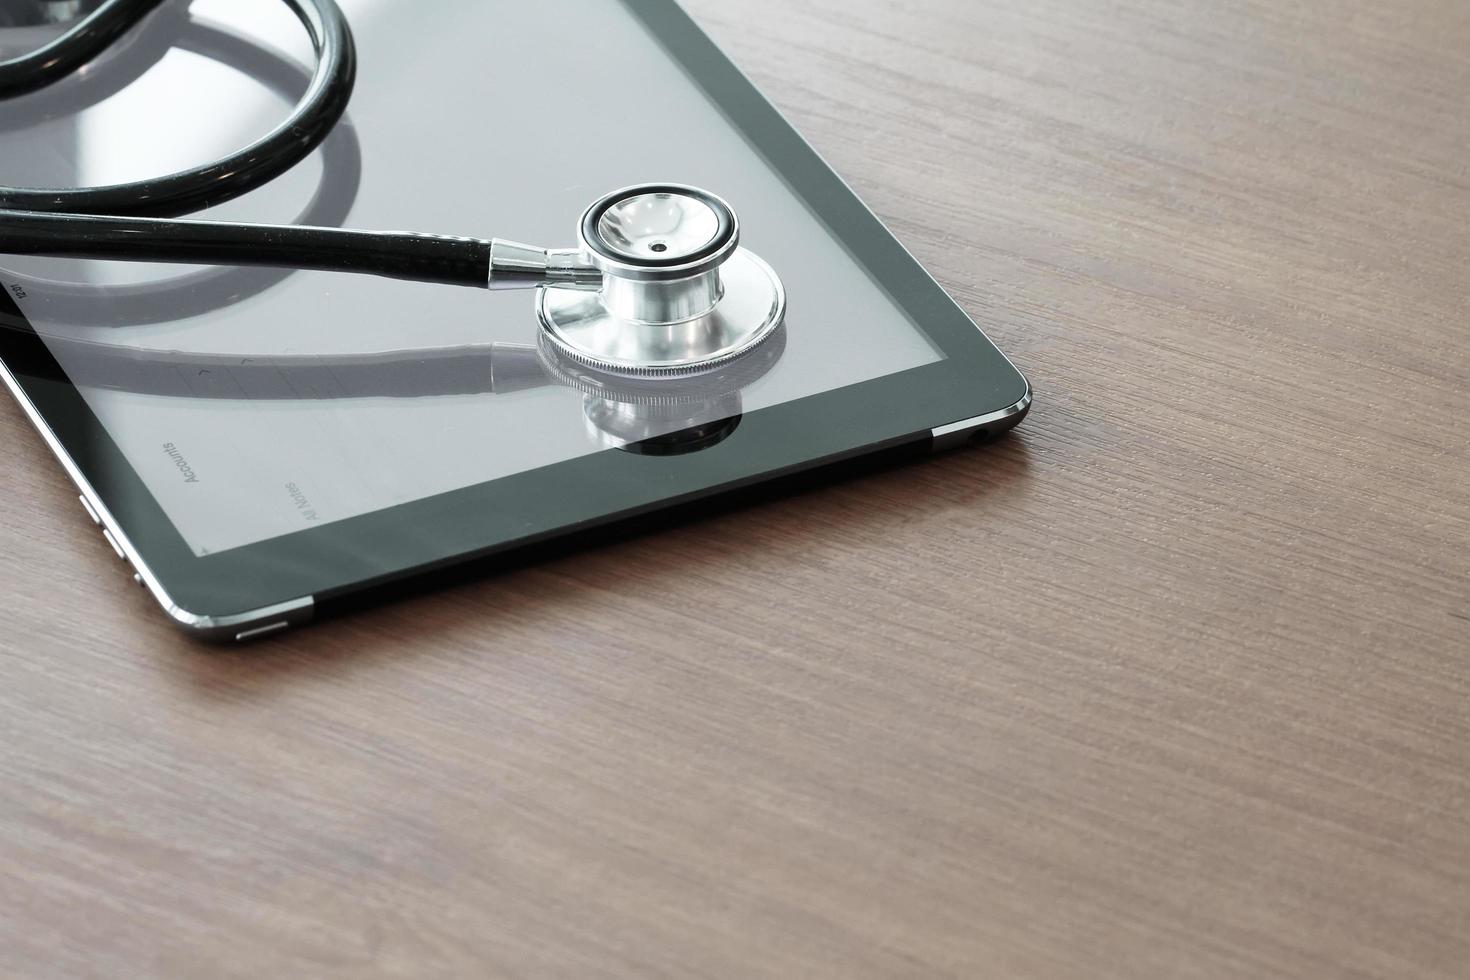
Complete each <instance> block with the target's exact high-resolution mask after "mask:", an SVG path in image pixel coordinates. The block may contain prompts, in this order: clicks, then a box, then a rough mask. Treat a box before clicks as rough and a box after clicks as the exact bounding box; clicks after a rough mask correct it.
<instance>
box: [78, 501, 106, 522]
mask: <svg viewBox="0 0 1470 980" xmlns="http://www.w3.org/2000/svg"><path fill="white" fill-rule="evenodd" d="M77 499H78V500H80V501H81V502H82V510H84V511H86V512H87V516H88V517H90V518H92V523H93V524H96V525H98V526H99V527H100V526H101V525H102V518H100V517H98V516H97V511H96V510H95V509H94V508H93V507H92V505H91V504H89V503H87V498H86V497H78V498H77Z"/></svg>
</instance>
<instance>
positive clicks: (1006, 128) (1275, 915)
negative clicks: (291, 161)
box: [0, 0, 1470, 978]
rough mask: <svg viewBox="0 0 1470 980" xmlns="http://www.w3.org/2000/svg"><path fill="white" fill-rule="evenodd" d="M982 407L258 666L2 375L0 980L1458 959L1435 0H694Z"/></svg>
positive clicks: (1314, 969) (1456, 250) (1283, 967)
mask: <svg viewBox="0 0 1470 980" xmlns="http://www.w3.org/2000/svg"><path fill="white" fill-rule="evenodd" d="M690 8H691V10H692V12H693V13H694V14H695V15H696V16H697V17H698V18H699V19H700V20H701V22H702V23H704V24H705V25H706V26H707V27H708V28H709V29H710V30H711V32H712V33H713V34H714V35H715V37H716V38H717V39H718V40H719V41H720V42H721V43H723V44H725V45H726V46H727V47H728V49H729V50H730V51H731V52H732V54H733V55H734V57H735V58H736V60H737V61H738V62H739V63H740V64H741V65H742V67H744V68H745V69H746V70H748V71H749V73H750V74H751V75H752V76H753V77H754V78H755V80H756V81H757V82H758V83H759V84H760V85H761V86H762V87H763V88H764V89H765V90H766V91H767V93H768V94H769V95H770V96H771V97H772V99H773V101H775V102H776V103H777V104H778V105H779V106H780V107H781V108H782V109H783V110H784V111H785V112H786V113H787V114H788V115H789V116H790V117H791V118H792V119H793V121H794V122H795V123H796V124H797V126H798V127H799V128H800V129H802V130H803V132H804V133H806V134H807V135H808V137H809V138H810V139H811V140H812V141H813V143H814V144H815V145H816V146H817V147H818V149H819V150H820V151H821V152H822V153H823V154H824V155H825V156H826V157H827V158H828V160H829V161H831V162H832V163H833V164H834V165H835V166H836V168H837V169H838V170H839V171H840V172H841V173H843V174H844V175H845V176H846V177H847V178H848V179H849V180H850V181H851V182H852V184H853V185H854V186H855V188H856V189H857V190H858V191H859V193H861V194H862V195H863V196H864V197H865V199H866V200H867V201H868V202H869V203H870V204H871V205H873V207H874V209H875V210H876V211H877V212H878V213H879V214H880V215H881V216H882V217H883V218H884V219H885V220H887V221H888V222H889V223H890V225H891V226H892V227H893V229H894V230H895V231H896V232H897V234H898V235H899V237H900V238H902V239H903V240H904V242H905V243H906V244H908V245H909V246H910V248H911V249H912V250H913V251H914V252H915V253H916V254H917V256H918V257H919V258H920V259H921V260H922V261H924V262H925V263H926V264H927V265H928V266H929V267H930V268H931V269H932V270H933V271H934V273H935V274H936V276H937V277H938V278H939V279H940V281H941V282H943V283H944V284H945V285H946V286H947V287H948V288H949V289H951V290H952V291H953V293H954V295H955V296H956V297H957V298H958V299H959V301H960V302H961V303H962V304H963V305H964V306H965V307H966V309H967V310H968V311H969V312H970V313H971V314H972V315H973V316H974V317H975V318H976V319H977V321H978V322H980V323H981V324H982V325H983V326H984V327H985V329H986V330H987V331H988V332H989V333H990V334H991V335H992V336H993V337H994V338H995V339H996V340H997V342H998V343H1000V344H1001V346H1002V347H1004V348H1005V349H1006V350H1007V351H1009V352H1011V353H1012V354H1013V355H1014V357H1015V358H1016V360H1017V361H1018V363H1019V364H1020V365H1021V367H1022V369H1023V370H1025V371H1026V372H1027V374H1028V375H1029V376H1030V377H1031V378H1032V380H1033V382H1034V384H1035V385H1036V389H1037V403H1036V408H1035V410H1034V411H1033V413H1032V415H1031V417H1030V418H1029V419H1028V420H1027V421H1026V423H1025V424H1024V425H1023V426H1022V428H1021V429H1020V430H1018V432H1017V433H1016V434H1015V435H1014V436H1013V437H1011V438H1009V439H1007V440H1004V441H1002V442H1001V443H999V444H996V445H994V446H991V447H987V448H985V449H981V450H974V451H969V452H964V453H959V454H952V455H950V456H947V457H941V458H935V459H933V460H932V461H926V462H923V463H920V464H917V465H913V466H907V467H903V468H901V469H897V470H892V471H888V472H884V473H881V474H877V475H873V476H869V477H865V478H862V479H858V480H855V481H852V482H847V483H843V484H840V485H835V486H832V487H830V488H826V489H821V490H818V491H814V492H810V493H804V494H801V495H799V496H795V497H792V498H790V499H785V500H782V501H779V502H774V503H766V504H762V505H759V506H755V507H751V508H749V509H746V510H742V511H739V512H737V513H733V514H728V515H724V516H721V517H717V518H715V519H712V520H709V521H705V522H701V523H696V524H692V525H689V526H684V527H679V528H676V529H671V530H668V531H667V532H664V533H660V534H656V535H652V536H648V537H644V538H640V539H638V540H633V541H629V542H626V543H623V544H618V545H615V546H612V547H607V548H604V549H600V550H596V551H591V552H587V553H583V554H579V555H577V556H575V557H572V558H567V559H565V560H558V561H554V562H550V563H547V564H543V565H540V566H537V567H533V568H530V569H527V570H525V571H520V572H516V573H513V574H507V575H504V576H501V577H498V578H495V579H492V580H487V581H484V582H482V583H478V584H474V585H471V586H467V587H464V588H460V589H456V590H453V591H447V592H443V593H439V594H435V595H432V596H429V597H426V598H422V599H418V600H414V601H409V602H404V603H401V604H398V605H395V606H392V607H389V608H384V609H382V610H379V611H376V612H372V613H369V614H365V615H361V616H358V617H356V618H353V619H348V620H344V621H339V622H336V623H333V624H331V625H329V626H327V627H324V628H320V629H314V630H308V631H304V632H301V633H299V634H296V635H292V636H288V637H285V638H283V639H281V640H280V641H278V642H272V643H269V644H265V645H261V646H258V647H255V648H252V649H245V650H238V651H233V650H232V651H218V650H211V649H207V648H201V647H198V646H196V645H193V644H191V643H189V642H187V641H185V640H184V639H182V638H180V637H179V636H176V635H175V634H174V633H173V632H172V631H171V630H170V629H169V628H168V627H167V626H165V625H164V623H163V621H162V617H161V616H160V615H159V614H158V613H157V611H156V609H154V608H153V607H152V606H151V603H150V601H149V600H148V599H147V598H146V597H145V596H144V595H143V594H142V592H141V591H140V590H137V589H135V588H133V587H132V586H131V585H129V584H128V583H127V580H126V576H125V575H124V574H123V572H122V571H121V570H120V568H119V566H118V565H117V564H116V563H115V561H114V559H113V558H112V556H111V554H110V553H109V552H108V550H107V546H106V545H105V544H103V543H102V541H101V540H99V538H98V537H97V535H96V533H95V531H94V529H93V528H92V526H91V525H90V523H88V522H87V521H86V519H85V518H84V517H83V516H82V514H81V512H80V510H79V509H78V507H77V505H76V500H75V494H74V492H73V491H72V489H71V488H70V486H69V485H68V483H67V481H66V479H65V478H64V476H63V475H62V472H61V470H60V468H59V467H58V466H57V465H56V464H55V463H54V462H53V461H52V460H51V459H50V458H49V456H48V455H47V453H46V452H45V450H44V447H43V446H42V444H41V441H40V440H39V438H38V437H36V436H35V435H34V434H33V433H32V432H31V431H30V429H29V428H28V427H27V425H26V424H25V422H24V420H23V419H22V417H21V415H20V413H19V411H18V410H17V409H16V408H15V407H14V406H12V405H11V404H10V403H9V401H8V399H7V400H6V402H5V403H4V404H3V405H0V550H3V553H4V561H3V567H0V591H3V595H4V597H5V599H6V601H5V603H4V608H3V611H0V730H3V748H0V868H3V873H0V974H4V975H6V976H16V977H33V976H98V977H102V976H106V977H120V976H147V977H158V976H181V977H182V976H188V977H204V976H224V977H234V976H238V977H252V978H253V977H261V976H270V975H286V976H316V977H334V976H343V977H345V976H353V977H359V976H389V977H410V976H413V977H418V976H490V975H505V976H578V977H588V976H603V975H607V976H613V975H622V976H669V977H696V976H834V977H899V976H903V977H910V976H965V977H975V976H1006V977H1079V978H1082V977H1086V978H1096V977H1144V976H1147V977H1155V976H1157V977H1234V976H1238V977H1264V976H1323V977H1327V976H1331V977H1385V978H1387V977H1393V978H1402V977H1465V976H1467V975H1470V817H1467V804H1470V594H1467V593H1470V495H1467V484H1470V480H1467V476H1470V464H1467V450H1470V427H1467V423H1466V418H1467V416H1470V354H1467V336H1470V334H1467V324H1466V317H1467V312H1470V281H1467V271H1466V269H1467V260H1470V163H1467V161H1470V113H1467V111H1466V102H1465V99H1466V93H1467V92H1470V56H1467V52H1470V5H1466V4H1464V3H1463V2H1461V0H1411V2H1405V3H1401V4H1374V3H1369V2H1367V0H1240V2H1236V3H1229V4H1226V3H1218V2H1207V0H1108V2H1105V3H1099V2H1095V0H1028V2H1024V3H1023V2H1018V0H796V2H793V0H744V2H742V3H739V4H725V3H720V2H718V0H693V2H691V3H690Z"/></svg>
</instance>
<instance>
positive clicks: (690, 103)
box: [0, 0, 1030, 639]
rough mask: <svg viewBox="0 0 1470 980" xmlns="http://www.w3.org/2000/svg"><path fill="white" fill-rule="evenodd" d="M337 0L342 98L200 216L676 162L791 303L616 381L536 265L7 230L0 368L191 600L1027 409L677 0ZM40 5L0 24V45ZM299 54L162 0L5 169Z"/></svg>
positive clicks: (514, 205) (10, 132)
mask: <svg viewBox="0 0 1470 980" xmlns="http://www.w3.org/2000/svg"><path fill="white" fill-rule="evenodd" d="M342 7H343V8H344V10H345V11H346V13H347V15H348V17H349V19H350V21H351V23H352V26H353V29H354V31H355V34H356V37H357V43H358V52H359V59H360V62H359V72H358V81H357V87H356V92H355V95H354V96H353V99H352V102H351V104H350V108H349V110H348V112H347V115H346V117H345V118H344V120H343V122H342V123H341V124H339V126H338V127H337V129H336V131H335V132H334V133H333V135H332V136H331V137H330V138H329V139H328V141H327V142H326V143H325V144H324V145H323V147H322V148H321V150H320V151H319V152H318V153H316V154H314V155H313V157H312V158H311V159H310V160H308V161H307V162H306V163H304V164H303V165H301V166H299V167H297V168H296V169H295V170H294V171H293V172H291V173H290V174H288V175H286V176H285V177H282V178H281V179H278V180H276V181H274V182H272V183H271V184H269V185H268V186H266V187H263V188H261V189H259V190H256V191H253V192H251V193H250V194H248V195H246V196H245V197H243V198H240V199H239V200H236V201H234V202H232V203H230V204H228V205H225V206H222V207H219V208H216V209H214V210H212V211H209V212H206V213H205V214H204V215H202V217H205V218H227V219H230V220H241V221H261V222H292V221H295V222H298V223H305V224H319V225H350V226H352V227H363V228H380V229H392V228H412V229H432V230H436V231H437V230H444V231H446V232H449V233H461V234H465V235H475V236H485V237H489V236H491V235H494V236H499V237H504V238H510V239H517V240H521V241H540V242H551V243H559V242H564V241H572V240H575V233H576V228H575V227H573V225H574V224H575V218H576V216H577V215H580V214H581V213H582V211H583V209H584V208H586V206H587V204H588V202H589V201H593V200H595V199H597V198H598V197H599V196H601V195H603V194H604V193H606V192H607V191H609V190H611V189H614V188H618V187H622V186H625V185H630V184H637V183H643V182H648V181H669V182H678V183H682V184H690V185H696V186H700V187H706V188H712V189H717V190H718V193H719V194H720V195H721V196H722V197H723V198H724V199H725V200H727V201H729V202H730V204H731V205H732V206H733V207H734V208H735V209H736V210H737V211H738V213H739V215H740V222H741V228H740V234H741V243H742V245H745V246H747V247H748V248H749V249H751V250H752V251H753V252H755V253H757V254H758V255H760V256H761V257H762V258H763V259H764V260H765V261H766V262H768V263H769V264H770V266H771V267H772V268H774V269H776V270H779V273H780V278H781V280H782V281H783V282H784V285H785V291H786V303H787V305H786V312H785V321H784V325H783V326H782V327H781V329H780V331H779V332H778V333H777V334H776V335H775V336H773V337H772V338H771V339H770V340H769V341H768V342H766V343H764V344H762V345H761V346H760V347H759V349H757V350H756V351H754V352H753V353H752V355H751V356H749V357H744V358H741V359H737V360H736V361H734V362H732V363H729V364H722V365H720V366H719V367H718V368H717V369H714V370H711V371H706V372H703V373H699V374H696V375H693V376H690V377H681V378H678V379H674V380H671V381H666V380H660V379H627V380H626V381H623V380H619V379H615V378H614V379H609V378H608V377H607V376H605V375H603V374H599V373H598V372H595V371H589V370H586V369H585V368H583V367H582V366H580V365H578V364H577V363H576V362H575V361H569V360H567V359H565V358H559V357H558V356H557V352H556V351H554V350H550V349H548V346H547V344H546V343H545V342H544V339H545V338H544V335H543V331H541V330H540V329H539V328H538V322H537V317H536V315H535V312H534V310H533V306H532V303H531V302H530V300H529V298H528V296H527V294H525V293H514V292H510V293H487V292H484V291H476V290H465V289H454V288H448V287H444V286H437V285H432V284H421V283H410V282H400V281H394V280H388V279H371V278H366V277H361V276H353V275H348V274H339V273H327V272H294V273H291V272H286V271H275V270H259V269H256V270H240V269H214V268H194V267H186V268H181V267H179V266H158V265H136V264H121V263H107V262H98V261H81V260H63V259H39V258H20V257H12V256H6V255H3V254H0V286H3V291H0V364H3V369H0V376H3V380H4V381H5V383H6V384H7V385H8V386H9V388H10V389H11V391H12V392H13V393H14V395H15V397H16V398H17V399H18V400H19V401H20V403H21V405H22V406H23V407H24V409H25V411H26V412H27V414H28V415H29V416H30V418H31V420H32V421H33V422H34V423H35V425H36V426H37V428H38V429H39V430H40V431H41V433H42V435H43V436H44V437H45V439H46V441H47V443H48V444H49V445H50V447H51V449H52V450H53V451H54V452H55V453H56V455H57V456H58V457H59V458H60V460H61V462H62V464H63V465H64V466H65V467H66V470H67V472H68V473H69V474H70V476H71V477H72V478H73V479H74V480H75V481H76V483H77V485H78V487H79V488H80V491H81V497H82V505H83V507H85V509H86V511H87V512H88V513H89V514H90V515H91V516H92V518H93V519H94V520H96V521H97V523H98V524H99V525H100V526H101V532H102V533H103V534H104V535H106V537H107V539H108V540H109V542H110V543H111V545H112V547H113V548H114V549H115V550H116V551H117V553H118V555H119V556H120V557H121V558H123V559H124V560H125V561H126V562H127V563H128V565H129V566H130V571H132V572H134V573H135V578H136V579H137V581H138V582H139V583H140V584H142V585H143V586H145V587H146V588H147V589H148V590H149V591H150V592H151V593H152V594H153V596H155V597H156V598H157V600H158V601H159V602H160V603H161V604H162V606H163V608H164V609H165V610H166V612H167V614H168V615H169V616H170V617H172V619H173V620H174V621H176V622H177V623H179V624H180V625H182V626H184V627H187V628H188V629H190V630H192V631H195V632H197V633H198V634H200V635H202V636H207V637H213V638H225V639H251V638H254V637H258V636H264V635H268V634H270V633H273V632H276V631H279V630H282V629H285V628H287V627H289V626H293V625H297V624H301V623H305V622H307V621H309V620H311V619H313V618H314V617H317V616H321V615H323V614H326V613H331V612H333V611H334V610H338V609H343V608H347V607H349V606H351V605H352V604H353V603H354V602H358V601H361V598H362V597H363V596H365V595H370V596H373V597H374V598H377V597H381V596H384V595H391V594H392V593H393V592H394V591H395V590H397V589H403V588H409V587H411V586H412V585H413V584H414V583H416V582H419V581H422V579H423V577H424V576H427V575H431V574H439V573H443V572H445V571H446V570H450V569H461V568H472V567H478V566H479V565H483V564H486V563H489V562H491V561H503V560H504V559H505V556H507V555H508V554H516V555H519V554H521V553H523V552H525V551H526V550H527V549H531V548H532V547H533V546H538V545H542V544H544V543H546V542H549V541H551V540H553V539H558V538H561V537H564V536H567V535H572V534H576V533H578V532H583V531H587V530H588V529H591V528H594V527H599V526H603V525H608V524H611V523H613V522H617V521H620V520H624V519H628V518H632V517H636V516H641V515H647V514H649V513H650V512H652V511H655V510H657V509H660V508H665V507H672V506H675V505H678V506H685V505H688V504H690V503H691V502H693V501H698V500H701V499H704V498H710V497H713V496H715V495H718V494H725V493H728V492H730V491H736V490H739V489H740V488H745V487H750V486H753V485H755V484H758V483H760V482H762V481H766V480H770V479H773V478H777V477H782V476H785V475H788V474H792V473H795V472H798V471H802V470H807V469H812V468H815V467H819V466H823V465H825V464H830V463H833V462H836V461H840V460H846V459H850V458H853V457H856V456H861V455H863V454H868V453H874V452H876V451H879V450H887V449H892V448H895V447H900V446H911V447H928V446H948V445H952V444H957V443H960V442H963V441H965V440H966V439H967V438H969V437H971V436H974V435H976V434H982V433H983V434H993V433H996V432H999V431H1002V430H1004V429H1006V428H1008V427H1010V426H1012V425H1014V424H1016V423H1017V422H1018V421H1019V420H1020V419H1021V418H1022V417H1023V416H1024V414H1025V413H1026V410H1027V408H1028V406H1029V403H1030V388H1029V385H1028V384H1027V381H1026V379H1025V378H1024V377H1023V376H1022V375H1021V374H1020V373H1019V372H1018V371H1017V370H1016V368H1015V367H1014V366H1013V365H1012V364H1011V363H1010V362H1009V361H1008V360H1007V359H1006V357H1005V356H1004V355H1003V354H1002V353H1001V352H1000V351H999V350H998V349H997V348H996V347H995V346H994V345H993V344H992V343H991V342H990V341H989V340H988V339H987V338H986V337H985V335H984V334H983V333H982V332H981V330H979V329H978V328H977V327H976V325H975V324H974V323H973V322H972V321H971V320H970V319H969V318H968V317H967V316H966V315H965V314H964V313H963V312H962V311H961V310H960V309H959V308H958V307H957V306H956V305H955V303H954V302H953V301H952V300H950V299H949V298H948V297H947V296H946V295H945V293H944V291H943V290H942V289H941V288H940V287H939V286H938V285H936V284H935V282H934V281H933V279H932V278H930V276H929V275H927V274H926V273H925V272H924V270H923V269H922V268H921V267H920V266H919V265H918V263H917V262H915V260H914V259H913V258H912V257H911V256H910V255H909V254H908V253H907V252H906V251H905V250H904V249H903V247H902V246H901V245H900V244H899V243H898V242H897V241H896V240H895V239H894V238H893V236H892V235H891V234H890V233H889V232H888V231H887V230H886V229H885V228H884V227H883V225H882V224H881V223H880V222H879V221H878V220H877V219H876V218H875V217H874V216H873V214H872V213H871V212H870V211H869V210H868V209H867V208H866V207H864V206H863V204H862V203H861V202H860V201H859V200H858V199H857V198H856V197H855V196H854V195H853V193H852V192H851V191H850V190H849V189H848V188H847V187H846V186H845V185H844V184H843V183H842V181H841V179H839V178H838V177H837V175H836V174H834V173H833V172H832V171H831V169H829V168H828V167H827V166H826V165H825V164H824V163H823V162H822V160H821V159H820V158H819V157H818V156H817V154H816V153H815V152H813V150H812V149H811V148H810V147H809V146H808V145H807V144H806V143H805V142H804V141H803V140H802V139H801V137H800V136H799V135H798V134H797V133H796V132H795V131H794V130H793V129H792V128H791V126H790V125H788V124H787V123H786V122H785V121H784V120H783V119H782V117H781V116H780V115H779V114H778V113H777V112H776V110H775V109H773V108H772V107H771V105H770V104H769V103H768V102H767V101H766V100H765V99H764V98H762V96H761V95H760V94H759V93H758V92H757V91H756V89H755V88H754V87H753V86H752V85H751V84H750V82H749V81H747V80H746V79H745V78H744V77H743V76H742V75H741V74H740V72H739V71H738V70H737V69H736V68H735V67H734V66H733V65H732V64H731V63H730V62H729V60H727V59H726V58H725V57H724V56H723V55H722V54H721V53H720V51H719V50H718V49H717V48H716V47H715V46H714V44H712V43H711V41H710V40H709V39H708V38H707V37H706V36H705V35H704V34H703V33H702V32H701V31H700V30H699V28H698V27H696V26H695V24H694V23H693V22H692V21H691V20H690V19H689V17H688V16H687V15H686V14H685V13H684V12H683V11H682V10H680V8H679V7H678V6H677V5H676V4H675V3H673V2H669V0H637V2H634V0H629V2H612V0H562V2H560V3H556V4H539V3H538V4H499V3H496V4H488V3H481V2H477V0H459V2H438V3H433V4H407V3H377V2H372V0H343V2H342ZM47 30H48V28H47V27H45V26H44V25H40V26H32V27H27V26H24V25H21V26H9V27H5V26H0V50H3V51H5V52H6V53H11V54H13V53H17V52H18V51H19V50H21V49H23V48H26V47H28V46H33V45H34V44H35V43H37V42H38V41H44V39H45V37H46V36H47V34H46V32H47ZM310 63H311V49H310V47H309V45H308V44H307V43H306V40H305V39H304V38H303V37H302V36H301V29H300V24H298V23H296V22H295V21H294V19H293V18H292V17H291V16H290V14H289V13H288V12H287V11H286V9H285V7H284V5H280V4H268V3H267V4H238V3H233V2H229V0H213V2H211V0H196V2H195V3H193V4H192V5H190V7H189V12H188V13H187V14H183V13H181V12H177V11H175V12H173V13H168V12H167V10H165V11H161V12H160V13H159V14H158V15H157V16H156V17H155V18H153V19H150V20H149V21H148V22H147V23H146V24H145V25H144V26H143V28H142V29H140V30H137V31H135V32H134V33H133V34H132V35H130V36H128V37H127V38H125V39H124V40H123V41H122V42H121V43H119V44H117V45H115V46H114V48H113V49H111V50H109V51H108V52H107V53H106V54H105V55H103V56H102V57H101V58H99V59H98V62H97V63H96V64H95V65H93V66H90V67H89V70H88V71H87V72H84V73H81V74H80V75H78V76H75V77H71V78H68V79H66V80H64V81H63V82H61V83H59V84H57V85H55V86H53V87H51V88H49V89H46V90H44V91H42V92H38V93H35V94H32V95H27V96H25V97H23V98H20V99H17V100H14V101H12V102H8V103H6V105H5V109H4V113H3V119H0V132H3V138H0V172H3V174H4V178H5V179H4V182H5V183H7V184H12V185H31V186H75V185H82V184H102V183H112V182H118V181H123V180H133V179H140V178H143V177H147V176H149V175H154V174H160V173H168V172H172V171H175V170H180V169H183V168H186V167H189V166H191V165H193V164H195V163H197V162H198V161H200V160H208V159H213V158H215V157H218V156H223V155H225V154H227V153H229V152H231V151H233V150H235V149H237V148H238V147H239V146H240V145H243V144H244V143H246V142H248V141H249V140H250V139H252V138H253V137H255V136H256V135H258V134H259V133H260V132H262V131H264V130H265V129H267V128H269V127H270V126H272V125H273V124H274V120H276V119H279V118H280V115H281V114H282V113H283V112H285V111H288V110H289V107H290V106H291V105H292V104H293V103H294V102H295V100H296V99H297V98H298V97H299V95H300V94H301V92H302V91H303V89H304V88H305V85H306V83H307V78H308V75H309V72H308V70H307V68H306V66H307V65H309V64H310ZM0 234H3V232H0ZM120 578H121V576H120Z"/></svg>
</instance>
